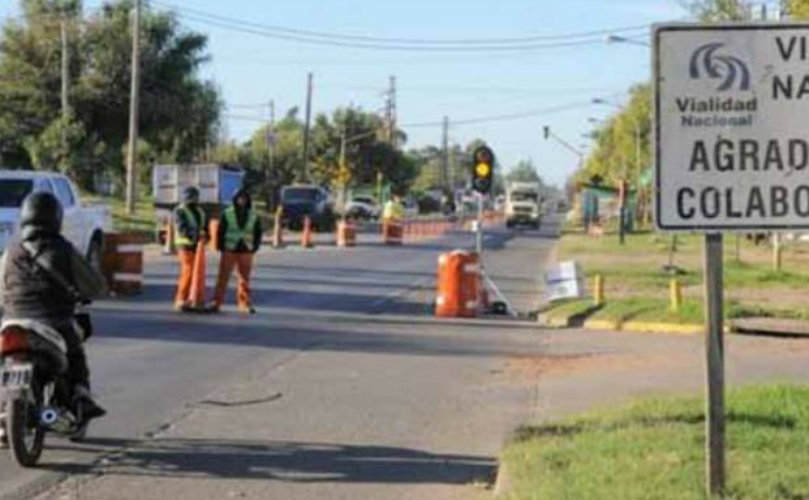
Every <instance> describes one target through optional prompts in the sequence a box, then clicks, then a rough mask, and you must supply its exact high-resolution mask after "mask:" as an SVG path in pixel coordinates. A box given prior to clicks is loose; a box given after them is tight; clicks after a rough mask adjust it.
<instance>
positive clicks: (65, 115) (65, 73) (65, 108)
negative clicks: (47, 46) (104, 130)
mask: <svg viewBox="0 0 809 500" xmlns="http://www.w3.org/2000/svg"><path fill="white" fill-rule="evenodd" d="M59 26H60V31H61V35H62V148H63V149H64V151H65V153H67V124H68V120H69V119H70V109H69V107H70V102H69V101H68V98H67V92H68V78H70V74H69V69H68V62H69V61H68V53H67V50H68V46H67V23H66V20H65V12H64V11H62V17H61V21H60V23H59Z"/></svg>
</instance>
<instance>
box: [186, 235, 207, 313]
mask: <svg viewBox="0 0 809 500" xmlns="http://www.w3.org/2000/svg"><path fill="white" fill-rule="evenodd" d="M188 301H189V302H190V303H191V307H193V308H195V309H199V310H202V309H204V308H205V242H204V241H202V240H200V241H199V243H197V251H196V252H195V253H194V269H193V272H192V274H191V294H190V297H189V300H188Z"/></svg>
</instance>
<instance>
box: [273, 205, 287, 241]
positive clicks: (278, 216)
mask: <svg viewBox="0 0 809 500" xmlns="http://www.w3.org/2000/svg"><path fill="white" fill-rule="evenodd" d="M283 213H284V209H283V207H278V210H276V211H275V224H274V225H273V228H272V246H274V247H275V248H281V247H283V246H284V221H283V219H282V215H283Z"/></svg>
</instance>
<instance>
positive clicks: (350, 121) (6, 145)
mask: <svg viewBox="0 0 809 500" xmlns="http://www.w3.org/2000/svg"><path fill="white" fill-rule="evenodd" d="M20 6H21V8H20V12H21V14H20V16H19V17H17V18H13V19H8V20H6V21H5V23H4V25H3V26H2V30H0V165H2V167H3V168H22V169H40V170H58V171H61V172H64V173H66V174H67V175H69V176H70V177H71V178H73V179H74V180H75V181H76V182H77V183H78V184H79V185H80V186H81V187H82V189H84V190H86V191H90V192H97V191H99V190H108V189H109V188H112V191H115V192H117V193H122V192H123V189H122V186H123V183H124V176H125V168H124V165H125V156H126V144H127V140H128V123H129V99H130V85H131V67H130V65H131V55H132V31H131V30H132V23H131V12H132V9H133V6H134V3H133V0H109V1H108V2H106V3H104V4H102V5H101V6H100V8H98V9H94V10H93V11H92V12H85V11H84V6H83V3H82V0H20ZM63 56H64V60H66V62H67V65H66V67H63V64H62V63H63ZM210 58H211V56H210V54H209V52H208V38H207V36H206V35H205V34H203V33H199V32H196V31H193V30H191V29H189V28H187V27H185V26H183V25H182V24H181V22H180V21H179V19H178V18H177V16H176V15H175V14H173V13H171V12H165V11H158V10H154V9H152V8H150V7H148V5H145V6H144V7H143V9H142V16H141V68H142V70H141V87H140V95H141V99H140V122H139V128H140V140H139V143H138V144H137V153H138V154H137V163H138V172H139V179H138V181H139V183H140V186H141V187H142V188H145V187H146V186H148V185H149V181H150V178H151V169H152V166H153V165H154V164H156V163H188V162H203V161H204V162H217V163H229V164H237V165H240V166H243V167H246V168H247V169H248V173H249V175H250V177H251V183H252V184H253V185H257V186H260V191H261V192H262V194H264V195H266V196H268V197H269V198H270V199H272V196H273V194H277V192H278V190H279V189H280V187H281V186H283V185H286V184H289V183H292V182H296V181H311V182H314V183H317V184H320V185H326V186H329V187H332V188H336V187H340V186H341V185H343V184H348V185H350V186H367V185H373V184H375V183H376V182H377V180H379V179H381V180H383V182H384V183H385V184H386V185H387V186H389V187H390V188H391V189H393V190H398V191H400V192H405V191H408V190H415V191H418V192H426V191H430V190H445V191H449V190H453V189H456V188H461V187H463V186H465V185H466V183H467V181H468V178H469V172H470V169H471V168H472V165H471V152H472V151H473V150H474V148H475V147H477V146H478V145H480V144H482V142H483V141H481V140H480V139H475V140H473V141H470V142H469V143H468V144H465V145H460V144H451V145H449V149H448V151H447V152H446V154H445V152H444V151H443V149H442V148H438V147H435V146H425V147H422V148H410V149H408V148H406V144H407V136H406V134H405V133H404V131H402V130H399V129H396V130H392V129H391V126H390V124H389V123H387V122H386V121H385V120H384V119H383V118H382V117H381V116H379V115H378V114H375V113H370V112H366V111H364V110H362V109H361V108H359V107H355V106H347V107H342V108H338V109H336V110H334V111H333V112H332V113H330V114H326V113H323V114H319V115H317V116H315V117H314V119H313V123H312V127H311V132H310V148H309V150H310V151H309V153H310V154H309V158H308V161H307V162H304V161H303V156H302V153H301V152H302V148H303V134H304V124H303V122H302V120H301V118H300V116H299V114H300V113H299V110H298V108H291V109H289V110H288V111H287V112H286V113H285V114H284V115H283V116H282V118H281V119H280V120H279V121H278V122H277V123H275V124H274V126H273V127H272V129H271V127H270V125H269V124H261V125H258V126H257V127H256V129H255V130H254V132H253V133H252V134H251V136H250V137H249V139H247V140H246V141H233V140H229V139H226V138H225V133H224V127H223V120H224V119H225V117H224V114H223V110H224V108H225V104H224V102H223V100H222V97H221V93H220V91H219V89H218V88H217V85H216V83H215V82H214V81H211V80H206V79H204V78H202V77H201V76H200V72H199V70H200V69H201V67H202V66H203V65H204V64H205V63H206V62H208V61H209V60H210ZM63 84H65V87H64V88H65V89H66V93H65V94H64V95H63ZM63 99H64V102H63ZM517 170H518V171H519V174H517V175H519V176H521V177H525V176H528V177H531V178H532V179H533V176H536V169H535V168H534V167H533V165H531V164H527V165H526V164H523V165H522V166H521V167H520V168H519V169H517ZM531 172H533V175H532V174H531ZM536 178H537V179H538V176H536ZM497 185H498V187H499V188H500V189H501V187H500V186H502V178H501V179H499V180H498V183H497Z"/></svg>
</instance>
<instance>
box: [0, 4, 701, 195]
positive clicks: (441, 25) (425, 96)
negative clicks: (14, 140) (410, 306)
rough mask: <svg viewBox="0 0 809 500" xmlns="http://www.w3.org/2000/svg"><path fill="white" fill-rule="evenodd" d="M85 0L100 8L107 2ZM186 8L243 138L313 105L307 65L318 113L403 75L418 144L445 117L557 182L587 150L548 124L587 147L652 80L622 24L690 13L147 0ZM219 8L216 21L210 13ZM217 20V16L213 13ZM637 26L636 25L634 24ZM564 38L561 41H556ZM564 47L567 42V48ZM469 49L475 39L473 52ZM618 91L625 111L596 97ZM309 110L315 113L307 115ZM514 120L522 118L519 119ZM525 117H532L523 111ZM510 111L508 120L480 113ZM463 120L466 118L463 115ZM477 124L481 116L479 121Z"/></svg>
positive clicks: (458, 133)
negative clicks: (517, 41)
mask: <svg viewBox="0 0 809 500" xmlns="http://www.w3.org/2000/svg"><path fill="white" fill-rule="evenodd" d="M101 3H102V2H101V1H100V0H85V3H84V6H85V10H86V11H92V10H93V9H94V8H97V7H98V6H99V5H101ZM147 3H148V4H149V5H150V7H151V8H153V9H158V10H175V11H176V12H177V13H178V14H179V15H180V19H181V21H182V23H183V25H184V26H187V27H188V28H190V29H193V30H196V31H200V32H203V33H206V34H207V35H208V37H209V50H210V55H211V60H210V62H209V63H207V64H206V65H205V66H204V68H203V69H202V76H204V77H205V78H208V79H212V80H213V81H215V82H216V84H217V85H218V87H219V88H220V90H221V92H222V95H223V97H224V101H225V104H226V106H227V109H226V110H225V113H226V127H227V132H228V135H229V137H231V138H234V139H237V140H244V139H246V138H248V137H249V136H250V134H251V133H252V131H253V130H254V129H255V128H256V127H258V126H260V125H261V122H260V120H266V119H268V115H269V111H268V108H269V106H268V104H267V103H268V102H269V101H270V100H271V99H272V100H274V102H275V106H276V116H277V117H279V116H282V115H283V114H284V113H285V112H286V110H288V109H289V108H292V107H295V106H297V107H299V108H300V109H301V111H302V110H303V108H304V105H305V100H306V79H307V74H308V73H309V72H312V73H313V75H314V92H313V100H312V109H313V115H314V114H316V113H320V112H325V113H331V111H332V110H334V109H335V108H337V107H340V106H346V105H354V106H358V107H360V108H362V109H363V110H365V111H369V112H377V111H379V112H381V111H382V110H383V108H384V104H385V96H384V92H385V91H386V89H387V88H388V86H389V81H390V77H391V76H395V78H396V90H397V93H396V95H397V99H396V103H397V118H398V124H399V127H400V128H401V129H403V130H404V132H405V133H406V134H407V136H408V141H407V143H406V145H405V147H407V148H410V147H421V146H425V145H430V144H432V145H440V144H441V133H442V127H441V125H440V122H441V121H442V119H443V117H444V116H447V117H449V121H450V130H449V138H450V141H451V142H457V143H461V144H466V143H467V142H469V141H471V140H472V139H475V138H480V139H483V140H484V141H486V142H487V143H488V144H489V146H490V147H491V148H492V149H493V150H494V152H495V154H496V156H497V159H498V162H499V164H500V165H502V166H503V168H505V169H506V170H508V168H510V167H512V166H513V165H515V164H516V163H517V162H519V161H520V160H524V159H530V160H532V161H533V163H534V165H535V166H536V169H537V171H538V173H539V174H540V175H541V176H542V178H543V179H545V180H546V181H547V182H549V183H552V184H556V185H558V186H561V185H563V184H564V182H565V179H566V178H567V177H568V176H569V175H571V174H572V173H573V172H574V171H575V169H576V167H577V164H578V162H579V157H578V156H577V155H576V154H575V153H573V152H571V151H568V150H567V149H566V148H564V147H563V146H562V145H561V144H559V143H557V142H555V141H553V140H544V139H543V134H542V127H543V126H549V127H550V128H551V130H552V131H553V132H554V134H556V135H558V136H559V137H560V138H562V139H564V140H565V141H567V142H568V143H570V144H571V145H573V146H574V148H577V149H581V150H584V151H586V149H587V148H588V147H589V146H590V141H589V140H588V139H587V138H586V134H587V133H588V132H589V131H591V130H592V128H593V124H592V123H591V122H590V121H589V118H604V117H605V116H608V115H609V114H610V113H613V112H614V111H615V110H616V108H615V106H620V105H621V104H622V103H624V102H625V101H626V98H627V93H626V92H627V90H628V89H629V87H630V86H631V85H632V84H634V83H638V82H643V81H647V80H648V79H649V72H650V55H649V48H648V47H647V46H644V45H643V44H641V43H633V44H629V43H606V35H605V34H606V33H608V32H613V31H614V32H615V33H619V34H624V35H627V36H633V37H636V38H637V39H638V40H640V41H643V42H646V41H648V36H649V32H648V29H645V28H643V26H645V25H649V24H651V23H655V22H664V21H671V20H683V19H685V18H686V17H687V13H686V11H685V10H684V9H683V7H682V6H681V2H680V1H679V0H565V1H555V2H550V1H547V0H500V1H488V0H487V1H482V0H464V1H460V0H408V1H401V0H396V1H394V0H384V1H381V0H328V1H327V0H274V1H272V2H270V1H267V0H226V1H222V0H147ZM18 4H19V2H18V0H0V18H6V17H9V16H17V15H19V5H18ZM200 14H205V15H206V16H205V17H200ZM210 15H214V16H220V19H221V18H222V17H224V18H228V19H233V20H238V21H241V22H247V23H253V25H254V26H256V28H259V31H262V32H263V31H264V30H263V29H261V28H263V27H264V26H275V27H282V28H289V29H295V30H307V31H318V32H328V33H333V34H339V35H348V36H362V37H375V38H386V39H387V38H400V39H428V40H441V41H446V40H468V39H475V40H479V39H503V38H509V39H510V38H521V37H529V36H530V37H551V36H561V35H570V34H581V33H584V32H588V33H589V32H596V31H597V32H600V34H593V35H588V36H587V37H585V39H586V40H587V41H588V43H586V44H575V45H572V46H571V45H569V44H568V45H567V46H559V43H558V42H556V41H553V40H551V41H549V40H547V39H545V40H542V41H539V42H537V45H539V46H538V47H536V48H533V49H531V50H523V51H519V52H513V51H512V52H469V51H446V52H436V51H432V50H429V51H427V50H419V51H390V50H380V49H378V48H377V49H363V48H355V47H344V46H333V45H327V46H325V45H310V44H304V43H301V42H298V41H293V40H282V39H278V38H270V37H266V36H260V35H257V34H255V33H244V32H239V31H234V30H231V29H227V28H225V27H223V26H221V25H217V24H221V23H216V22H211V21H210V20H211V19H213V18H211V17H210ZM203 19H208V20H203ZM628 27H633V28H635V29H633V30H628V31H621V30H622V29H625V28H628ZM549 45H552V46H549ZM562 45H564V44H562ZM468 46H469V44H463V47H468ZM594 98H605V99H608V100H611V101H613V102H614V105H613V106H610V105H604V104H600V105H599V104H592V102H591V101H592V99H594ZM301 115H302V113H301ZM514 115H517V116H516V117H515V116H514ZM520 115H524V116H520ZM489 117H502V119H497V120H479V121H476V120H475V119H477V118H489ZM456 121H457V122H458V123H453V122H456ZM466 121H469V122H468V123H465V122H466Z"/></svg>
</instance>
